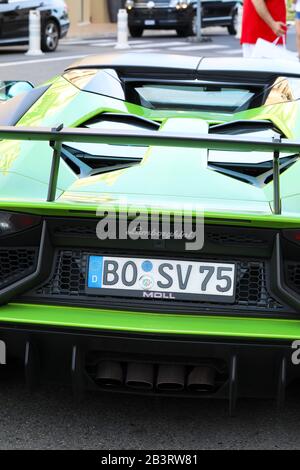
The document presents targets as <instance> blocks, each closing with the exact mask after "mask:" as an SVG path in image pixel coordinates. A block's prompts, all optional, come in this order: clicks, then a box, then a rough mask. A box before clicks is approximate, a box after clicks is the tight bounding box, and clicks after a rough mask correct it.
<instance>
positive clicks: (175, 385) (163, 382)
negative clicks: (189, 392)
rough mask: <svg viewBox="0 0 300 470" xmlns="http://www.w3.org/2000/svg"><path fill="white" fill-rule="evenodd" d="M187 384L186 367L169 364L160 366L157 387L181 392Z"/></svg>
mask: <svg viewBox="0 0 300 470" xmlns="http://www.w3.org/2000/svg"><path fill="white" fill-rule="evenodd" d="M184 385H185V368H184V366H181V365H175V364H168V365H162V366H159V369H158V375H157V382H156V387H157V389H158V390H161V391H170V392H172V391H174V392H180V391H182V390H183V389H184Z"/></svg>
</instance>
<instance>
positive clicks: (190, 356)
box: [0, 304, 300, 412]
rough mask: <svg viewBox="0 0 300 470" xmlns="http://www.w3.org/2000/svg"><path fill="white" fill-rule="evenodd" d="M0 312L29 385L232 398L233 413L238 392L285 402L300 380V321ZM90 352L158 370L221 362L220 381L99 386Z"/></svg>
mask: <svg viewBox="0 0 300 470" xmlns="http://www.w3.org/2000/svg"><path fill="white" fill-rule="evenodd" d="M38 312H39V313H38ZM0 313H1V328H0V339H1V340H2V341H4V342H5V343H6V347H7V356H8V364H9V362H10V360H12V359H15V360H17V361H18V363H19V364H20V365H22V367H25V376H26V380H27V384H28V386H29V387H30V388H33V387H34V386H35V385H36V384H37V383H38V382H39V381H40V380H42V381H56V382H62V383H67V384H69V385H71V386H72V388H73V392H74V394H75V395H76V396H77V397H81V396H82V393H83V392H84V390H94V391H97V390H98V391H109V392H111V391H117V392H124V393H133V394H135V393H144V394H147V395H167V396H183V397H190V398H219V399H226V400H228V402H229V405H230V410H231V412H233V411H234V407H235V403H236V400H237V398H239V397H261V398H271V399H274V400H277V402H278V404H281V403H282V402H283V400H284V397H285V392H286V388H287V387H288V385H289V384H290V383H291V382H293V381H294V380H295V379H299V378H300V366H295V365H293V364H292V360H291V358H292V353H293V349H292V348H291V343H292V340H294V339H296V338H299V337H300V322H299V321H285V320H277V321H275V320H260V321H257V320H255V324H254V323H252V320H251V319H242V320H237V319H234V318H226V319H224V318H222V319H221V318H213V319H212V318H205V317H202V318H194V317H192V318H190V317H189V316H185V317H183V318H178V316H176V318H175V317H173V316H167V318H166V316H165V315H152V314H151V315H149V314H147V315H144V314H143V313H141V314H139V313H127V312H113V311H112V312H108V311H106V312H104V311H99V310H94V311H90V310H87V309H62V308H55V307H39V306H30V305H17V304H11V305H8V306H7V307H2V308H1V310H0ZM123 316H124V318H122V317H123ZM79 317H80V318H81V320H80V321H81V326H80V325H79V324H78V319H79ZM146 317H147V319H146ZM125 324H126V328H125ZM184 324H185V326H183V325H184ZM268 325H269V327H267V326H268ZM142 330H143V331H142ZM158 330H160V331H158ZM255 331H256V333H255ZM91 357H93V361H94V362H95V361H96V362H99V361H103V360H109V361H118V362H119V363H121V364H122V365H123V367H124V369H126V367H127V364H128V363H130V362H143V363H145V362H147V363H151V364H153V365H154V367H155V370H157V368H158V367H159V365H161V364H177V365H178V364H180V365H183V366H184V367H185V368H186V370H188V368H190V367H195V366H197V365H201V364H203V362H204V363H211V364H216V363H219V364H222V368H223V370H222V379H220V380H219V382H218V386H217V387H216V389H215V390H214V391H213V392H210V393H203V392H202V393H195V392H189V391H188V390H187V388H186V387H185V388H184V390H182V391H180V392H161V391H159V390H156V388H155V379H154V386H153V389H152V390H148V391H141V390H139V391H137V390H134V389H129V388H128V387H126V386H125V385H123V386H121V387H119V388H117V389H115V388H103V387H102V388H101V387H100V386H99V385H98V384H97V383H96V382H95V377H94V375H95V372H93V366H91V363H90V359H89V358H91ZM3 367H5V366H3ZM125 374H126V372H125Z"/></svg>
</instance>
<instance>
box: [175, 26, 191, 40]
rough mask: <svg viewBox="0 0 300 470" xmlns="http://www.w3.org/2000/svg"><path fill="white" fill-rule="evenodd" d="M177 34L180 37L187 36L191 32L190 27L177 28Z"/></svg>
mask: <svg viewBox="0 0 300 470" xmlns="http://www.w3.org/2000/svg"><path fill="white" fill-rule="evenodd" d="M176 33H177V36H179V37H180V38H187V37H188V36H189V35H190V34H189V27H186V28H176Z"/></svg>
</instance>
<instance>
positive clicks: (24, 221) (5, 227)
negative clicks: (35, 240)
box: [0, 212, 41, 237]
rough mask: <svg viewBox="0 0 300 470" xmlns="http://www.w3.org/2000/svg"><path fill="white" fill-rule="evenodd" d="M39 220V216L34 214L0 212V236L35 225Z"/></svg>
mask: <svg viewBox="0 0 300 470" xmlns="http://www.w3.org/2000/svg"><path fill="white" fill-rule="evenodd" d="M40 222H41V218H40V217H38V216H35V215H30V214H14V213H11V212H0V237H5V236H7V235H12V234H13V233H17V232H22V231H23V230H28V229H30V228H33V227H36V226H37V225H39V224H40Z"/></svg>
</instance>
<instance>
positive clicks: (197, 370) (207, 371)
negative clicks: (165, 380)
mask: <svg viewBox="0 0 300 470" xmlns="http://www.w3.org/2000/svg"><path fill="white" fill-rule="evenodd" d="M215 379H216V371H215V369H213V368H212V367H208V366H199V367H194V369H193V370H192V371H191V372H190V374H189V376H188V384H187V386H188V390H189V391H190V392H203V393H205V392H206V393H209V392H213V390H214V389H215Z"/></svg>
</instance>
